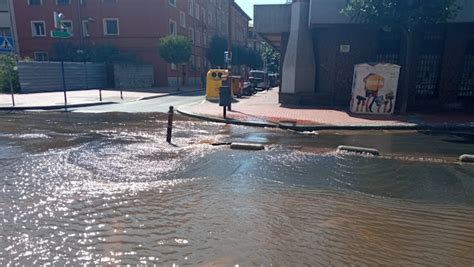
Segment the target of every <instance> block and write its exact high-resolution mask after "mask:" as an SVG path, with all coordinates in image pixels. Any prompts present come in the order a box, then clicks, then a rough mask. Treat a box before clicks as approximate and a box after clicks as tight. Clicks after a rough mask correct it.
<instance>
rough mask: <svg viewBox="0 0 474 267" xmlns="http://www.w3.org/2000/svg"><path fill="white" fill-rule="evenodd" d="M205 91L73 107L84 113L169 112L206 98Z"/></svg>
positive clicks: (74, 110)
mask: <svg viewBox="0 0 474 267" xmlns="http://www.w3.org/2000/svg"><path fill="white" fill-rule="evenodd" d="M204 93H205V92H204V91H200V92H190V93H185V94H180V95H170V96H164V97H159V98H155V99H150V100H142V101H134V102H127V103H123V104H112V105H103V106H94V107H85V108H75V109H72V111H73V112H82V113H108V112H126V113H150V112H167V111H168V110H169V107H170V106H174V107H175V108H178V107H180V106H184V105H188V104H192V103H197V102H200V101H202V100H204Z"/></svg>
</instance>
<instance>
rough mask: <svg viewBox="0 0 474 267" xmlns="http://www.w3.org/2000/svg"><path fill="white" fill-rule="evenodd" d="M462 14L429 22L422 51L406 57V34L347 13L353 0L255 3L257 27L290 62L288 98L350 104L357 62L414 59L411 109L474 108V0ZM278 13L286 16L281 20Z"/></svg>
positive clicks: (285, 83) (422, 32)
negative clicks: (355, 20) (361, 21)
mask: <svg viewBox="0 0 474 267" xmlns="http://www.w3.org/2000/svg"><path fill="white" fill-rule="evenodd" d="M458 2H459V4H460V5H461V7H462V9H461V11H460V12H459V14H458V16H457V17H456V18H455V19H453V20H451V21H449V22H448V23H445V24H441V25H427V26H426V27H423V28H422V29H419V30H418V31H417V34H416V45H415V47H414V48H413V49H414V53H413V54H414V56H413V57H412V58H411V59H410V62H404V59H405V55H406V51H405V50H406V49H405V43H406V40H404V38H405V37H404V36H403V35H402V34H401V33H400V32H399V31H396V30H383V29H381V28H380V27H377V25H361V24H357V23H353V22H352V21H351V20H350V19H349V18H348V17H346V16H344V15H342V14H341V13H340V10H341V9H342V8H343V7H344V6H345V4H346V3H347V2H346V0H294V1H293V2H292V3H291V4H282V5H261V6H256V7H255V31H256V32H258V33H260V34H261V35H262V36H263V37H264V38H265V40H268V41H270V42H271V43H272V44H273V45H274V46H275V47H280V48H281V52H282V58H283V59H284V60H283V63H282V65H283V70H282V71H283V73H282V87H281V92H280V102H281V103H283V104H297V105H313V104H316V105H323V106H343V107H348V106H349V103H350V99H351V90H352V82H353V73H354V65H356V64H360V63H365V62H385V63H395V64H398V65H401V66H402V76H401V77H400V78H401V79H403V78H404V77H403V69H404V66H406V65H407V64H410V65H411V66H413V67H412V68H411V71H412V72H411V75H410V85H409V87H408V88H406V89H407V90H406V91H407V93H408V95H407V96H406V97H402V96H401V92H402V89H401V88H400V87H401V86H403V85H402V84H401V83H400V84H399V89H398V92H399V93H400V97H398V98H397V108H400V106H401V103H400V101H406V102H405V103H407V104H408V108H409V110H420V109H422V110H441V109H462V108H464V109H471V110H472V108H473V103H474V27H473V26H474V2H473V1H464V0H458ZM275 17H278V18H279V19H278V20H275V19H274V18H275Z"/></svg>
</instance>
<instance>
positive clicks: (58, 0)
mask: <svg viewBox="0 0 474 267" xmlns="http://www.w3.org/2000/svg"><path fill="white" fill-rule="evenodd" d="M13 2H14V9H15V15H16V16H15V17H16V25H17V33H18V42H19V47H20V55H21V56H22V57H30V58H32V59H35V60H50V59H53V58H58V57H57V55H55V50H54V45H55V44H57V43H58V42H59V41H58V40H57V39H53V38H51V37H50V31H51V30H52V29H53V28H54V25H53V24H54V21H53V12H55V11H56V12H60V13H63V14H64V15H65V23H66V24H67V26H69V27H70V31H71V33H72V34H73V37H72V38H71V39H68V40H67V41H66V42H71V43H74V44H76V45H79V46H80V47H83V48H84V49H87V48H88V47H94V46H101V45H113V46H115V47H117V48H118V49H120V50H121V51H123V52H127V53H132V54H134V55H136V56H137V57H138V59H139V60H140V61H141V62H143V63H145V64H151V65H153V66H154V75H155V84H156V85H158V86H166V85H173V84H175V83H176V76H177V73H178V71H180V72H182V73H183V74H184V76H185V78H184V79H183V81H182V82H183V83H184V84H187V85H192V84H199V83H200V80H201V79H200V77H201V76H202V74H203V73H205V71H206V69H207V66H208V63H207V60H206V57H205V49H206V47H208V45H209V40H210V39H211V37H212V36H213V35H214V34H218V35H222V36H227V18H228V15H227V13H228V7H229V6H228V5H229V3H232V5H233V6H232V10H233V33H234V34H233V37H234V38H233V39H234V41H235V42H242V43H245V42H246V34H245V33H246V32H247V29H248V21H249V19H250V18H249V17H248V16H247V15H246V14H245V12H243V11H242V9H240V7H239V6H238V5H237V4H235V3H233V1H232V2H230V0H225V1H224V0H15V1H13ZM241 33H242V34H241ZM169 34H174V35H183V36H187V37H188V38H189V39H190V40H192V41H193V53H192V57H191V60H190V62H189V64H186V65H183V66H172V65H170V64H166V62H164V60H162V59H161V58H160V57H159V55H158V53H157V45H158V42H159V39H160V38H162V37H164V36H166V35H169Z"/></svg>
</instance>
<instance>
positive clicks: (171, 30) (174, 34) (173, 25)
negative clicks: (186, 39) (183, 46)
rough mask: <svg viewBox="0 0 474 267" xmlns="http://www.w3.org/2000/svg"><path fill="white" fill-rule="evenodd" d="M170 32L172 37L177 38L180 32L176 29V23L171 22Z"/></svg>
mask: <svg viewBox="0 0 474 267" xmlns="http://www.w3.org/2000/svg"><path fill="white" fill-rule="evenodd" d="M169 30H170V32H169V33H170V35H173V36H176V35H177V34H178V31H177V29H176V21H174V20H170V25H169Z"/></svg>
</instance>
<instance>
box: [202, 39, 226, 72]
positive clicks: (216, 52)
mask: <svg viewBox="0 0 474 267" xmlns="http://www.w3.org/2000/svg"><path fill="white" fill-rule="evenodd" d="M225 51H227V40H226V39H225V38H223V37H221V36H219V35H214V36H212V38H211V41H210V42H209V48H207V49H206V58H207V60H209V62H210V63H211V65H212V66H213V67H217V66H220V67H224V66H225V61H224V52H225Z"/></svg>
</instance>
